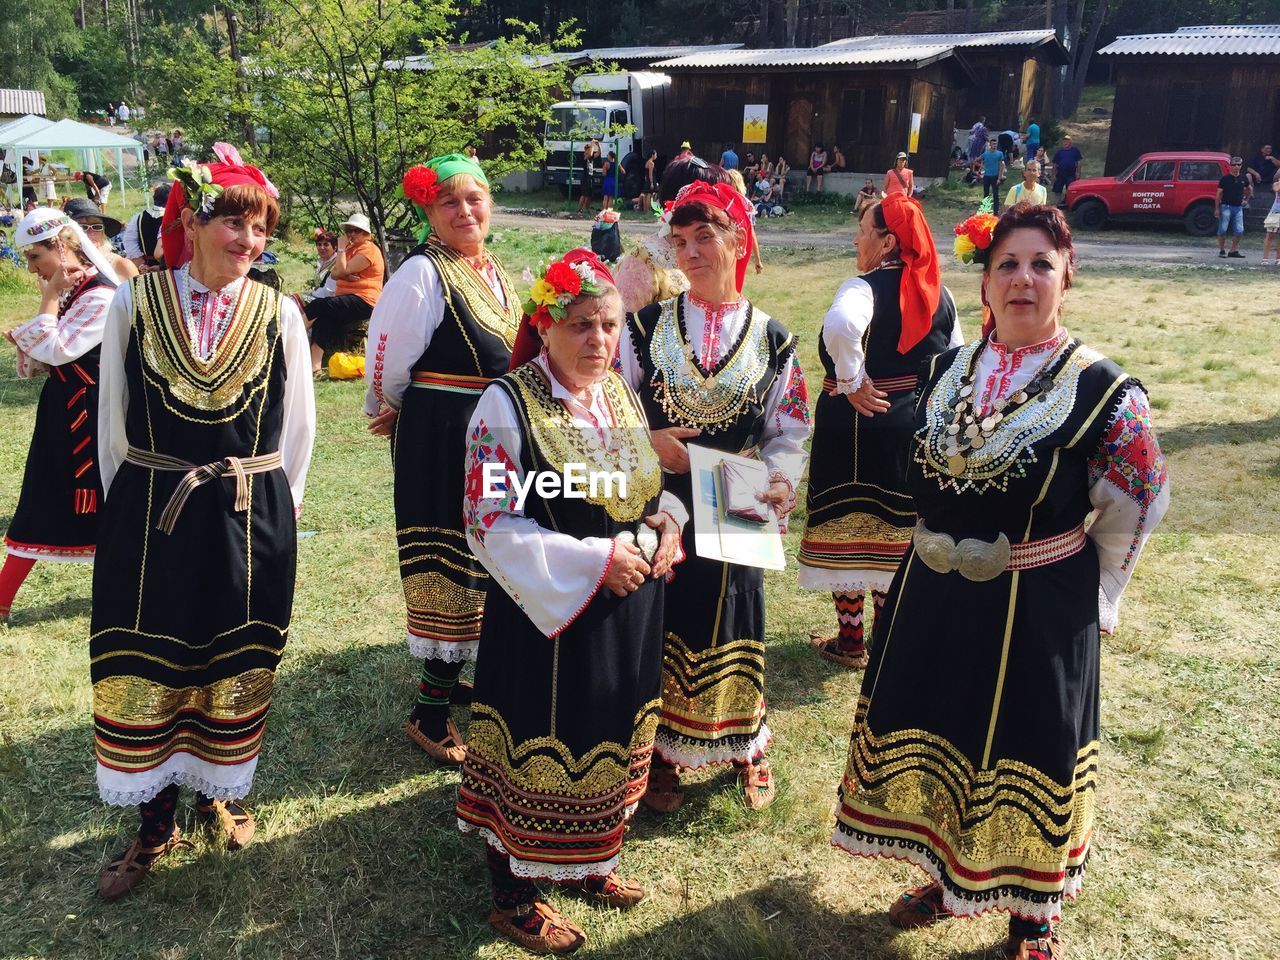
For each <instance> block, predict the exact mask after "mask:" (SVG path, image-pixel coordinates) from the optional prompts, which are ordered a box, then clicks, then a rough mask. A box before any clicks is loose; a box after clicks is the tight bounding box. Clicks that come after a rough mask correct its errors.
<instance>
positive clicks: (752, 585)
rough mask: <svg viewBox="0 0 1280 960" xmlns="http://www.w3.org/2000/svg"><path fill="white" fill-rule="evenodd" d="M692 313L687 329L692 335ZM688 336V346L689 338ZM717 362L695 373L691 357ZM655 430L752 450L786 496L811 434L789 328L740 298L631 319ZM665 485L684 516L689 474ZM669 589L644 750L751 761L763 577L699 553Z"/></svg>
mask: <svg viewBox="0 0 1280 960" xmlns="http://www.w3.org/2000/svg"><path fill="white" fill-rule="evenodd" d="M690 314H692V315H693V317H694V319H695V320H696V321H697V326H696V327H695V328H694V330H693V332H692V334H691V333H690V325H689V323H688V320H689V317H690ZM691 336H692V339H691ZM695 352H696V353H697V354H698V355H700V356H702V357H704V358H707V360H708V361H709V360H710V359H711V358H716V359H715V362H714V363H711V362H708V363H707V365H706V366H705V367H704V366H702V365H701V364H700V363H699V362H698V361H695V360H694V359H693V357H692V355H691V354H693V353H695ZM620 353H621V357H620V358H621V361H622V365H623V368H624V371H626V375H627V376H628V379H629V381H630V382H631V383H632V385H633V386H635V387H636V391H637V393H639V395H640V398H641V401H642V402H643V403H644V407H645V413H646V414H647V416H648V419H649V424H650V426H651V427H652V428H653V429H654V430H661V429H663V428H666V427H670V426H682V427H696V428H698V429H700V430H701V431H702V434H701V436H698V437H695V438H692V439H691V441H690V442H692V443H698V444H702V445H704V446H708V447H712V448H714V449H716V450H723V451H725V452H728V453H734V454H744V455H752V454H753V453H758V454H759V457H760V459H762V460H764V462H765V463H766V464H767V465H768V467H769V470H770V478H771V479H781V480H784V481H786V482H787V483H788V484H789V485H790V486H791V489H792V492H793V493H794V491H795V490H796V488H797V487H798V486H799V483H800V477H801V474H802V473H803V472H804V461H805V454H804V441H805V439H806V438H807V437H808V434H809V407H808V393H807V390H806V388H805V383H804V374H803V372H802V371H801V370H800V366H799V363H798V362H797V361H796V357H795V340H794V338H793V337H792V335H791V334H790V333H789V332H788V331H787V329H786V328H785V327H784V326H783V325H782V324H781V323H780V322H778V321H777V320H774V319H772V318H771V317H769V316H768V315H767V314H765V313H764V311H762V310H758V309H755V308H753V307H752V306H751V304H750V303H749V302H747V301H745V300H743V301H739V303H738V304H735V305H733V306H732V308H731V309H729V310H727V312H726V311H725V310H724V309H720V310H717V309H716V308H714V307H711V305H708V304H702V303H701V302H700V301H698V300H697V299H696V298H694V297H692V296H691V295H688V294H682V295H681V296H679V297H676V298H674V299H671V300H666V301H663V302H662V303H659V304H654V305H652V306H650V307H646V308H645V309H643V310H641V311H640V312H639V313H638V314H636V315H634V316H633V317H631V318H629V320H628V331H627V334H626V335H624V337H623V343H622V346H621V347H620ZM667 489H668V490H670V491H671V492H672V493H674V494H675V495H676V496H678V497H679V498H680V500H681V501H682V502H683V503H684V504H685V505H686V508H689V509H690V512H692V510H691V508H692V504H691V497H692V483H691V479H690V476H689V474H687V473H684V474H668V475H667ZM683 549H684V553H685V556H686V557H687V559H686V560H685V561H684V562H683V563H682V564H681V565H680V566H679V568H678V569H677V571H676V575H675V579H674V580H673V581H672V582H671V583H670V584H668V586H667V605H666V609H667V614H666V621H665V628H664V629H665V634H666V641H665V647H664V651H663V661H664V663H663V675H662V722H661V724H660V725H659V728H658V733H657V739H656V742H655V747H654V749H655V750H656V752H657V753H658V755H659V756H660V757H662V759H664V760H666V761H667V762H668V763H671V764H674V765H676V766H681V767H691V768H697V767H703V766H706V765H708V764H719V763H729V762H732V761H738V762H743V763H745V762H749V761H752V760H754V759H756V758H758V757H759V756H760V755H761V754H763V752H764V750H765V748H766V747H767V746H768V743H769V740H770V738H771V734H770V732H769V727H768V724H767V723H766V718H765V714H766V709H765V699H764V633H765V624H764V571H763V570H761V569H759V568H757V567H747V566H742V565H739V564H731V563H722V562H720V561H717V560H708V559H703V558H701V557H698V556H697V554H696V553H695V551H694V536H693V530H692V528H691V527H687V528H686V529H685V532H684V542H683Z"/></svg>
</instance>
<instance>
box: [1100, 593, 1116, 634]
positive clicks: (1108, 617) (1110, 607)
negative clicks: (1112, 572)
mask: <svg viewBox="0 0 1280 960" xmlns="http://www.w3.org/2000/svg"><path fill="white" fill-rule="evenodd" d="M1119 625H1120V607H1119V606H1118V605H1117V604H1114V603H1112V602H1111V601H1110V600H1108V599H1107V595H1106V594H1105V593H1103V592H1102V588H1101V587H1099V588H1098V629H1099V630H1101V631H1102V632H1103V633H1115V632H1116V627H1118V626H1119Z"/></svg>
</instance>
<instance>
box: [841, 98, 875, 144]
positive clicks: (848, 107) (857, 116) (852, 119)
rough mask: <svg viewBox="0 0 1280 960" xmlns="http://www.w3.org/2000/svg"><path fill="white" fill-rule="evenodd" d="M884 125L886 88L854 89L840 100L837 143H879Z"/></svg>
mask: <svg viewBox="0 0 1280 960" xmlns="http://www.w3.org/2000/svg"><path fill="white" fill-rule="evenodd" d="M883 123H884V88H883V87H852V88H849V89H847V90H845V91H844V94H843V95H842V97H841V99H840V116H839V117H837V118H836V142H837V143H844V144H850V145H853V144H862V143H877V142H878V141H879V140H880V135H881V130H880V128H881V126H882V125H883Z"/></svg>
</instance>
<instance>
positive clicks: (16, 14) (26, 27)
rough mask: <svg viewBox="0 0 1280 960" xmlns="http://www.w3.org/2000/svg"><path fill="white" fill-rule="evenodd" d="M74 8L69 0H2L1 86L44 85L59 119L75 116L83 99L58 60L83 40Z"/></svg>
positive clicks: (28, 87) (40, 87) (50, 108)
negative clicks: (59, 70)
mask: <svg viewBox="0 0 1280 960" xmlns="http://www.w3.org/2000/svg"><path fill="white" fill-rule="evenodd" d="M71 11H72V6H71V4H70V3H68V2H67V0H6V2H4V3H0V87H19V88H22V89H26V90H42V91H43V92H44V95H45V108H46V109H47V110H48V113H49V116H50V117H51V118H54V119H57V118H60V117H64V116H73V115H74V114H75V113H76V108H77V106H78V105H79V100H78V98H77V96H76V88H75V84H74V82H73V81H72V80H71V78H69V77H67V76H65V75H63V74H62V73H59V72H58V69H57V68H56V67H55V65H54V61H55V59H57V58H66V57H72V56H76V55H78V54H79V52H80V50H81V47H82V46H83V44H82V39H81V33H80V31H79V30H77V29H76V22H75V20H74V19H73V18H72V15H71Z"/></svg>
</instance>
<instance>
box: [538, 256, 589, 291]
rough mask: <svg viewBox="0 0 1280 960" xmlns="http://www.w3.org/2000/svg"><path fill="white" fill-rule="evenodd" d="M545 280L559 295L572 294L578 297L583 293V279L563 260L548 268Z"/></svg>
mask: <svg viewBox="0 0 1280 960" xmlns="http://www.w3.org/2000/svg"><path fill="white" fill-rule="evenodd" d="M545 279H546V281H547V283H549V284H551V285H552V286H553V287H555V288H556V292H557V293H570V294H573V295H574V296H575V297H576V296H577V295H578V294H580V293H581V292H582V277H581V276H579V275H578V271H576V270H574V269H573V267H571V266H569V264H567V263H565V262H564V261H563V260H557V261H556V262H555V263H553V264H552V265H551V266H550V267H548V268H547V274H546V277H545Z"/></svg>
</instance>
